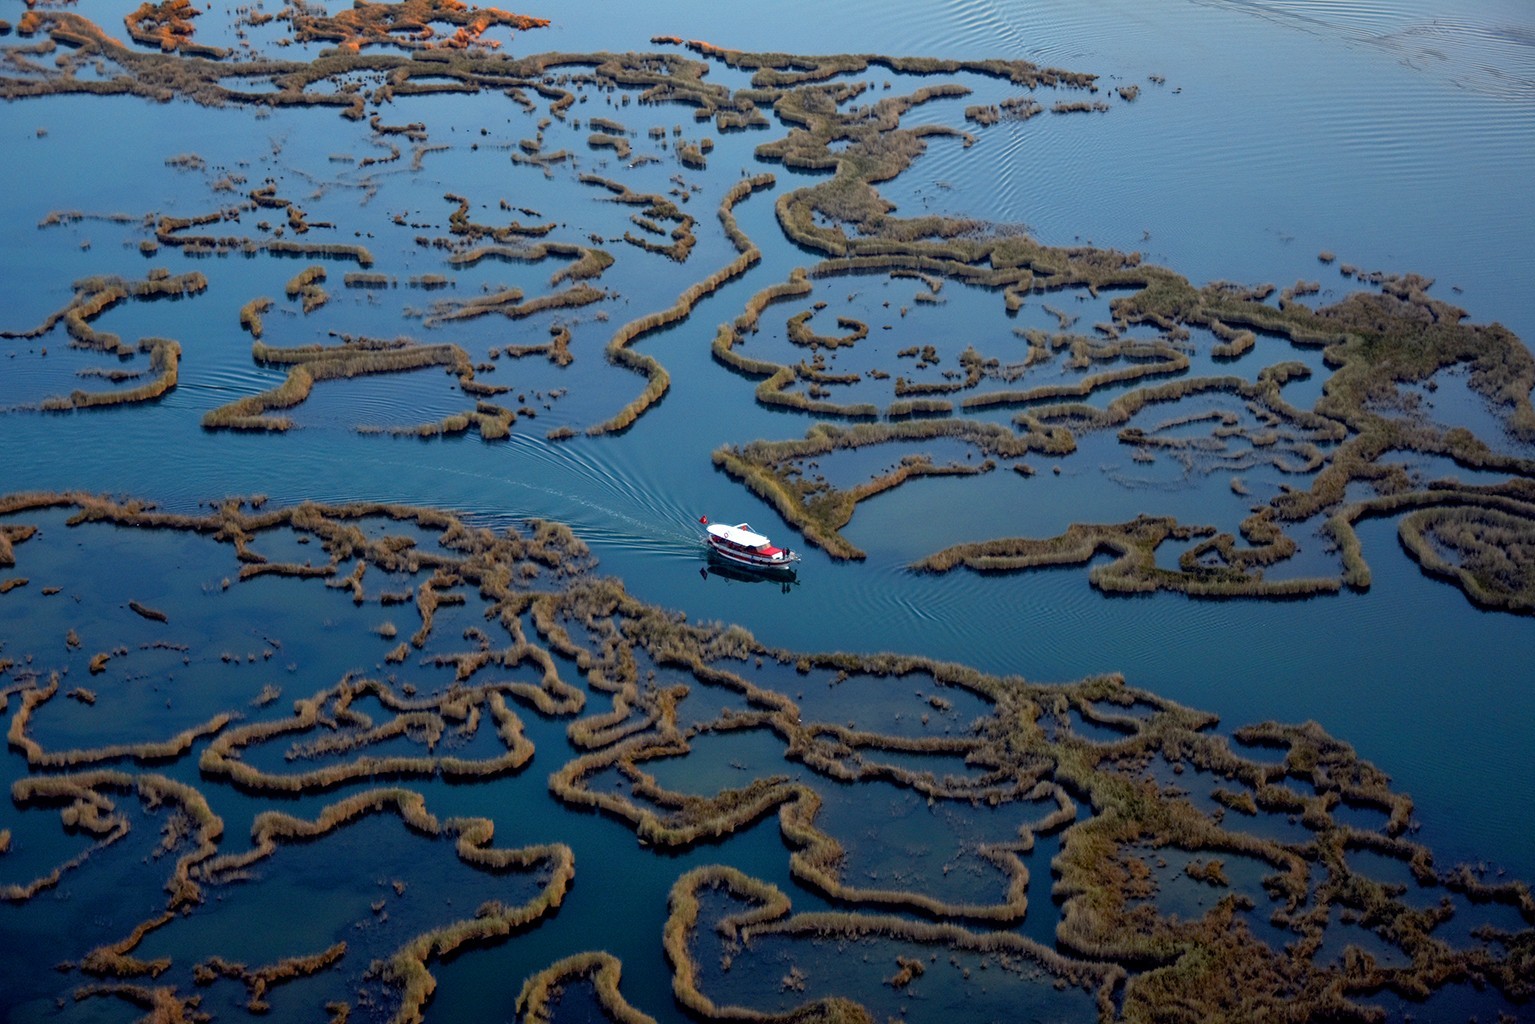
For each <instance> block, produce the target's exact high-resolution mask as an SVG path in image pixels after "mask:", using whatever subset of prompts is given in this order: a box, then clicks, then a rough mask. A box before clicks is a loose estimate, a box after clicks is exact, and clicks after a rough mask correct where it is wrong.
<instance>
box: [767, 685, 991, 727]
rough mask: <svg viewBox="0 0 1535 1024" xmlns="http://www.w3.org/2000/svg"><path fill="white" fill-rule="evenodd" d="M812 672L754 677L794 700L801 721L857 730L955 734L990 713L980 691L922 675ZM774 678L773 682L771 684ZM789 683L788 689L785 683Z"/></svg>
mask: <svg viewBox="0 0 1535 1024" xmlns="http://www.w3.org/2000/svg"><path fill="white" fill-rule="evenodd" d="M839 675H840V674H832V673H826V674H824V675H822V674H821V673H815V672H812V673H811V674H809V675H808V676H805V677H803V678H802V679H786V678H782V677H780V680H773V679H768V680H759V679H758V678H756V677H751V678H752V681H753V682H757V683H758V684H759V685H767V686H769V687H771V688H773V689H777V690H778V691H779V692H781V693H784V694H785V695H786V696H789V697H792V698H793V699H794V701H795V702H796V703H797V704H798V705H799V708H800V717H801V719H802V720H803V721H805V722H826V723H829V724H832V725H841V726H846V727H847V728H849V729H855V730H858V731H860V732H870V733H877V734H879V735H884V736H900V737H906V738H915V737H922V736H935V735H943V734H944V732H945V731H946V730H947V731H948V732H949V733H950V734H951V735H959V734H960V733H962V732H963V731H965V730H966V729H968V727H969V724H970V722H972V721H974V720H975V719H976V718H978V717H981V716H984V715H987V714H989V713H990V711H991V708H990V706H989V705H988V704H987V703H986V702H985V701H984V700H982V699H981V698H980V697H978V696H976V695H975V694H973V693H970V692H969V691H966V690H961V689H959V688H957V687H952V686H939V685H938V684H937V683H936V682H935V681H934V680H933V679H932V678H931V677H928V676H917V675H910V676H871V675H863V674H857V675H850V676H848V677H847V678H845V679H844V678H839ZM775 682H776V684H777V685H775ZM791 685H792V686H793V687H794V688H793V689H792V690H790V689H788V688H787V687H788V686H791Z"/></svg>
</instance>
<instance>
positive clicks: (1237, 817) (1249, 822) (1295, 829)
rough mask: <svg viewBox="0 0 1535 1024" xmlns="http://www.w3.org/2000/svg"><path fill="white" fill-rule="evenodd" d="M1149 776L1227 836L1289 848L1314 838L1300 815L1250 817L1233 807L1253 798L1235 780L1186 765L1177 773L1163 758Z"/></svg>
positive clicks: (1263, 813) (1268, 813) (1260, 812)
mask: <svg viewBox="0 0 1535 1024" xmlns="http://www.w3.org/2000/svg"><path fill="white" fill-rule="evenodd" d="M1149 774H1150V777H1151V778H1153V779H1154V780H1156V783H1157V785H1158V786H1160V787H1162V788H1163V789H1164V790H1166V791H1168V792H1169V793H1172V794H1179V795H1183V796H1186V797H1188V799H1189V801H1190V802H1191V803H1192V804H1193V805H1194V807H1195V808H1196V809H1197V810H1198V811H1199V812H1200V813H1202V814H1205V815H1209V816H1211V817H1213V818H1214V819H1215V820H1217V821H1219V822H1220V825H1221V827H1222V828H1223V829H1225V830H1226V831H1228V832H1241V833H1247V834H1249V835H1253V836H1256V837H1258V838H1259V839H1266V840H1270V841H1272V842H1276V843H1283V844H1286V845H1290V846H1298V845H1304V844H1307V843H1309V842H1311V840H1312V839H1313V838H1314V837H1313V834H1312V832H1311V830H1310V829H1308V828H1307V827H1306V826H1305V825H1304V824H1302V823H1301V820H1300V815H1298V814H1286V813H1284V812H1279V811H1267V810H1263V809H1262V808H1258V809H1257V810H1256V813H1254V814H1247V813H1246V812H1245V811H1243V810H1240V809H1238V808H1237V807H1234V806H1232V803H1233V802H1236V803H1241V802H1242V800H1243V798H1244V797H1252V796H1253V793H1252V791H1251V790H1250V789H1248V788H1247V787H1246V786H1245V785H1243V784H1242V783H1241V782H1238V781H1236V780H1234V779H1227V778H1225V777H1223V776H1219V775H1216V774H1214V773H1213V772H1207V771H1202V770H1200V769H1197V768H1193V767H1191V766H1189V765H1187V764H1184V765H1182V770H1181V771H1175V770H1174V766H1173V765H1170V764H1169V763H1168V762H1167V761H1166V760H1163V759H1161V758H1157V759H1154V760H1153V761H1152V762H1151V765H1150V768H1149ZM1218 792H1220V793H1224V794H1225V799H1222V798H1220V797H1218V796H1217V793H1218Z"/></svg>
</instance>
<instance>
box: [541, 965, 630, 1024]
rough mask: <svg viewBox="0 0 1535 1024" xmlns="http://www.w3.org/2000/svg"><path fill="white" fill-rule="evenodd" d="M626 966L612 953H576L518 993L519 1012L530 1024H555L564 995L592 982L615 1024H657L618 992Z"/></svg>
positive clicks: (601, 1004)
mask: <svg viewBox="0 0 1535 1024" xmlns="http://www.w3.org/2000/svg"><path fill="white" fill-rule="evenodd" d="M622 973H623V964H622V963H621V962H620V961H619V959H618V958H617V957H615V956H614V955H613V954H611V953H606V952H601V951H588V952H585V953H573V954H571V955H570V956H567V957H565V958H563V959H561V960H556V961H555V962H554V963H552V964H550V965H549V966H548V967H545V968H544V969H543V970H541V971H539V972H538V973H536V974H533V975H531V976H530V977H529V978H528V979H527V980H526V981H524V982H523V983H522V990H521V991H520V992H518V993H517V1002H516V1011H517V1015H518V1016H519V1018H520V1019H522V1020H524V1021H527V1022H528V1024H553V1021H554V1006H555V1003H556V1002H557V1001H558V999H559V997H560V994H561V992H562V991H563V990H564V989H565V988H566V987H568V986H569V985H571V984H573V983H574V982H576V981H581V980H586V979H590V981H591V985H592V991H593V992H594V993H595V994H596V996H597V1002H598V1004H599V1005H600V1006H601V1007H602V1011H603V1014H604V1016H606V1017H607V1018H608V1019H609V1020H611V1021H613V1022H614V1024H655V1018H654V1017H652V1016H650V1015H649V1014H647V1013H645V1012H643V1011H641V1010H638V1009H635V1007H634V1006H633V1005H631V1004H630V1003H629V1001H628V1000H626V999H624V997H623V996H622V995H621V994H620V993H619V991H618V984H619V981H620V979H621V976H622Z"/></svg>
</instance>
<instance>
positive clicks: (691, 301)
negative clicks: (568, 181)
mask: <svg viewBox="0 0 1535 1024" xmlns="http://www.w3.org/2000/svg"><path fill="white" fill-rule="evenodd" d="M773 182H774V178H773V176H772V175H771V174H759V175H757V176H755V177H752V178H747V179H744V180H742V181H739V182H737V183H736V184H735V185H733V186H732V187H731V188H730V190H729V191H728V192H726V193H725V196H724V198H722V199H721V200H720V221H721V222H722V223H723V224H724V225H725V230H726V234H727V235H728V236H729V237H730V239H731V241H732V242H733V243H734V244H735V246H736V249H737V251H738V252H739V253H740V255H739V256H737V257H736V258H735V259H734V260H732V261H731V262H730V263H728V264H727V265H725V266H724V267H721V268H720V269H718V270H716V271H714V273H712V274H710V275H709V276H708V277H706V278H704V279H703V280H702V281H699V282H698V283H696V284H694V285H691V286H690V287H689V288H688V289H687V290H686V291H684V292H683V293H682V294H681V295H679V296H678V297H677V301H676V302H675V303H674V304H673V305H672V306H670V307H668V308H667V309H664V310H662V311H660V312H658V313H651V314H649V315H648V316H644V317H641V318H639V319H638V320H631V321H629V322H628V323H626V324H624V325H623V327H621V328H619V329H618V332H617V333H616V334H614V335H613V337H612V338H611V339H609V341H608V344H607V347H606V349H605V350H604V352H605V354H606V355H607V358H608V361H609V362H610V363H614V364H616V365H619V366H623V367H626V368H628V369H632V370H635V371H637V372H639V373H641V374H643V375H644V376H645V378H646V383H645V390H644V391H642V392H641V393H640V394H639V396H638V397H636V398H635V399H633V400H632V401H630V402H629V404H628V405H626V406H624V407H623V408H622V409H620V410H619V411H618V413H617V414H616V415H614V416H613V417H612V418H611V419H609V420H607V421H605V422H603V423H599V424H596V425H595V426H592V427H590V428H588V429H587V433H588V434H590V435H599V434H615V433H619V432H621V431H624V430H626V429H628V428H629V427H630V426H631V425H633V423H634V421H635V420H636V419H638V418H639V417H640V416H641V415H642V414H643V413H644V412H645V410H646V409H648V408H650V407H651V406H652V405H654V404H655V403H656V402H658V401H660V400H661V397H662V396H663V395H665V394H666V392H667V390H668V389H669V388H670V387H671V375H670V374H668V373H667V372H666V368H665V367H664V366H662V365H661V363H660V362H659V361H658V360H657V359H655V358H654V357H653V356H649V355H644V354H641V353H637V352H635V351H634V350H633V348H632V347H631V346H632V345H633V344H634V342H635V341H637V340H639V339H640V338H642V337H644V336H645V335H647V334H651V333H653V332H655V331H658V330H661V329H662V328H664V327H668V326H670V325H671V324H673V323H678V322H680V321H682V320H685V319H687V318H688V317H689V316H691V315H692V312H693V307H694V306H695V305H697V304H698V302H699V301H700V300H701V299H703V298H705V297H706V296H708V295H712V294H713V293H714V292H716V291H718V290H719V288H720V287H721V286H722V285H724V284H725V283H727V282H729V281H731V280H734V279H735V278H737V277H739V276H741V275H742V274H744V273H745V272H746V271H747V270H748V269H749V268H750V267H751V266H752V265H753V264H755V263H756V262H757V261H758V260H760V259H761V258H762V252H761V250H759V249H758V248H757V247H756V246H755V245H753V244H752V243H751V240H750V239H748V238H747V237H746V235H745V233H744V232H742V231H741V230H740V228H739V227H738V226H737V225H736V223H735V216H734V214H733V212H732V211H733V209H734V207H735V205H736V204H737V203H739V202H741V201H742V200H744V199H745V198H746V197H747V196H749V195H751V194H752V193H753V192H756V191H759V190H761V189H764V188H768V187H769V186H771V185H772V184H773ZM626 191H627V190H626ZM624 201H628V200H624Z"/></svg>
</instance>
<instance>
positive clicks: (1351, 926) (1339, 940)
mask: <svg viewBox="0 0 1535 1024" xmlns="http://www.w3.org/2000/svg"><path fill="white" fill-rule="evenodd" d="M1350 946H1354V947H1357V948H1359V949H1361V950H1363V951H1364V952H1366V953H1368V954H1369V955H1370V956H1372V957H1374V958H1375V962H1376V963H1377V964H1378V965H1380V966H1381V967H1383V968H1386V969H1387V970H1389V969H1391V968H1395V967H1407V966H1409V965H1410V964H1411V963H1412V958H1411V957H1410V956H1408V955H1407V954H1406V952H1404V951H1403V950H1402V949H1401V947H1399V946H1397V945H1394V944H1393V943H1391V942H1388V941H1387V940H1386V939H1384V938H1382V937H1381V936H1380V935H1378V934H1376V933H1375V932H1373V931H1370V930H1369V929H1368V928H1366V927H1364V926H1363V925H1362V924H1360V923H1359V922H1358V921H1357V920H1356V919H1354V917H1353V915H1352V914H1351V913H1350V912H1349V911H1347V910H1346V909H1340V908H1337V907H1334V908H1333V909H1332V910H1331V911H1330V916H1329V917H1328V922H1327V930H1326V931H1325V932H1324V933H1323V934H1322V944H1321V945H1320V946H1318V947H1317V951H1316V953H1315V954H1314V955H1313V956H1312V960H1313V961H1314V962H1316V963H1317V964H1322V965H1339V964H1342V963H1343V959H1344V956H1345V955H1346V951H1347V949H1348V947H1350Z"/></svg>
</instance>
